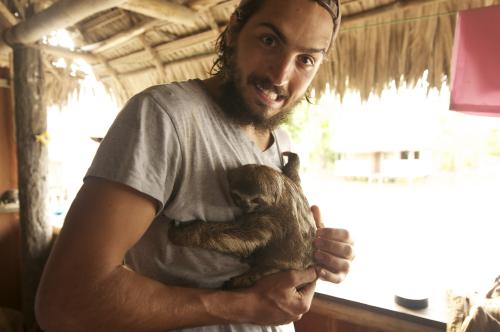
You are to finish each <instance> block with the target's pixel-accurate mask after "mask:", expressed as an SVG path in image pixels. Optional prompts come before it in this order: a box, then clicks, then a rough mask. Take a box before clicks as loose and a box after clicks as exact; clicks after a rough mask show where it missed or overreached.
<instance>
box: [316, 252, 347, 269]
mask: <svg viewBox="0 0 500 332" xmlns="http://www.w3.org/2000/svg"><path fill="white" fill-rule="evenodd" d="M314 260H315V261H316V263H318V264H319V265H321V266H324V267H327V268H328V269H329V270H331V271H335V272H336V273H340V272H342V273H347V272H349V269H350V268H351V261H350V260H348V259H344V258H339V257H335V256H332V255H330V254H329V253H326V252H324V251H321V250H318V251H316V252H315V253H314Z"/></svg>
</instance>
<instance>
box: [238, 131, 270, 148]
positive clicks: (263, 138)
mask: <svg viewBox="0 0 500 332" xmlns="http://www.w3.org/2000/svg"><path fill="white" fill-rule="evenodd" d="M241 129H242V130H243V131H244V132H245V134H247V136H248V137H249V138H250V140H251V141H252V142H254V143H255V144H256V145H257V146H258V147H259V149H260V150H261V151H265V150H267V149H268V148H269V147H270V146H271V145H272V144H273V136H272V135H271V131H270V130H269V129H256V128H255V127H254V126H252V125H241Z"/></svg>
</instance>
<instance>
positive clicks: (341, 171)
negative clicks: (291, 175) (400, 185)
mask: <svg viewBox="0 0 500 332" xmlns="http://www.w3.org/2000/svg"><path fill="white" fill-rule="evenodd" d="M436 121H437V120H436V118H435V117H433V116H432V114H430V112H425V111H422V112H415V111H411V112H410V111H405V110H400V111H378V112H375V111H343V112H338V113H336V115H335V117H334V121H333V122H334V123H333V131H334V132H333V136H332V143H331V144H332V149H333V150H334V151H335V152H336V153H337V154H338V155H339V160H337V161H336V162H335V175H337V176H341V177H351V178H354V177H364V178H368V179H369V180H384V179H398V178H406V179H414V178H419V177H425V176H428V175H430V174H431V173H432V172H433V170H434V160H433V146H435V137H436V128H437V123H436Z"/></svg>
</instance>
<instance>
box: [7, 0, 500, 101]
mask: <svg viewBox="0 0 500 332" xmlns="http://www.w3.org/2000/svg"><path fill="white" fill-rule="evenodd" d="M26 1H27V0H24V1H23V0H16V1H13V0H4V1H2V3H3V4H4V6H0V7H4V8H0V24H2V25H3V26H4V27H6V28H7V27H9V26H12V25H15V24H17V23H19V22H22V21H23V19H22V17H23V15H22V13H21V10H20V7H22V3H23V2H26ZM78 2H80V3H84V2H85V1H83V0H82V1H77V0H59V1H58V2H55V4H54V5H52V6H51V4H52V2H50V1H40V13H38V15H40V14H41V13H43V11H44V9H45V12H48V11H50V10H51V8H52V7H55V6H56V5H58V4H59V5H60V7H64V6H62V4H63V3H70V4H71V3H78ZM20 3H21V6H19V4H20ZM100 3H101V4H102V6H103V7H104V6H105V5H107V6H108V8H107V9H104V10H101V11H98V12H95V13H93V14H92V15H90V16H88V17H84V18H82V19H80V20H78V21H77V22H74V24H73V23H72V24H73V25H71V26H69V27H67V29H69V31H70V32H71V33H72V36H73V38H74V40H75V43H76V48H75V49H73V50H64V49H62V48H54V47H49V46H47V45H45V44H43V43H40V42H37V45H38V47H40V48H41V49H42V50H43V53H44V57H45V59H46V61H45V63H46V73H47V74H46V84H47V87H46V91H47V93H48V98H49V102H52V103H60V102H62V101H64V99H65V98H66V97H67V95H68V93H70V92H72V91H75V90H78V84H77V79H78V73H76V74H75V73H73V74H71V75H70V74H69V72H70V71H69V70H68V69H60V68H58V67H57V66H55V65H54V63H55V62H56V60H57V59H58V58H60V57H64V58H66V59H68V60H70V61H72V60H74V59H77V58H83V59H85V60H86V61H87V62H88V63H90V64H91V65H92V68H93V70H94V73H95V74H96V77H97V78H98V79H99V80H101V81H102V82H104V83H105V85H106V86H107V87H108V88H109V89H110V91H111V92H112V93H113V94H114V95H115V97H117V98H118V99H119V100H120V101H124V100H126V99H128V98H129V97H130V96H132V95H133V94H135V93H137V92H139V91H141V90H142V89H144V88H146V87H148V86H150V85H153V84H158V83H163V82H170V81H175V80H186V79H189V78H194V77H199V78H205V77H208V75H209V71H210V68H211V65H212V62H213V59H214V42H215V40H216V38H217V35H218V33H219V32H220V31H221V30H222V29H223V28H224V26H225V25H226V24H227V22H228V18H229V15H230V14H231V12H232V11H233V10H234V8H235V7H236V5H237V3H238V0H170V1H167V0H147V1H145V0H143V1H138V0H106V1H104V0H101V2H100ZM104 3H107V4H104ZM114 4H116V5H117V6H114V7H113V5H114ZM495 4H500V0H406V1H403V0H344V1H343V6H342V12H343V22H342V27H341V31H340V34H339V37H338V40H337V44H336V46H335V48H334V49H333V51H332V52H331V54H330V57H329V61H328V62H326V63H325V64H324V65H323V68H322V70H320V72H319V74H318V76H317V78H316V80H315V81H314V83H313V85H314V88H315V89H316V91H319V92H320V93H321V92H322V91H324V89H325V88H326V87H327V84H328V86H329V87H330V88H332V89H333V90H334V91H336V92H337V93H338V94H340V95H341V96H342V95H343V94H344V93H345V91H346V90H347V89H354V90H357V91H359V92H360V94H361V96H362V97H363V98H367V97H368V95H369V94H370V93H372V92H374V93H380V92H381V91H382V90H383V89H384V87H386V86H387V84H388V83H390V82H391V81H396V84H400V83H403V82H406V83H410V84H412V83H415V82H416V81H417V80H418V79H419V78H421V77H422V74H423V73H424V71H426V70H428V76H427V77H428V81H429V85H430V87H440V86H441V85H442V82H443V81H447V80H448V79H449V70H450V57H451V50H452V43H453V34H454V25H455V20H456V12H457V11H458V10H463V9H467V8H477V7H483V6H489V5H495ZM70 7H71V6H68V8H70ZM71 8H72V7H71ZM90 9H91V8H90ZM5 11H7V12H9V13H10V14H12V13H16V12H17V13H20V14H18V16H17V17H16V16H13V17H14V19H13V18H12V17H9V14H5ZM54 12H55V10H54ZM35 17H36V16H35ZM48 17H50V16H48ZM9 20H10V21H9ZM29 20H33V18H32V19H28V21H29ZM19 30H20V29H19ZM25 30H27V29H25ZM4 35H5V34H4ZM0 61H1V59H0ZM4 61H6V60H5V58H4Z"/></svg>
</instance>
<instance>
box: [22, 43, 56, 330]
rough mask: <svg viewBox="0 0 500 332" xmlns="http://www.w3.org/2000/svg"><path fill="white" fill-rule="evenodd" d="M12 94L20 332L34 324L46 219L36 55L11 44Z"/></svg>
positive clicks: (47, 235) (46, 244)
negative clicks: (12, 67)
mask: <svg viewBox="0 0 500 332" xmlns="http://www.w3.org/2000/svg"><path fill="white" fill-rule="evenodd" d="M13 50H14V53H13V54H14V57H13V60H14V89H15V92H14V93H15V113H16V137H17V158H18V178H19V181H18V183H19V201H20V219H21V259H22V312H23V320H24V324H25V327H26V330H28V331H31V330H32V328H33V326H34V324H35V323H36V321H35V314H34V303H35V295H36V290H37V287H38V283H39V281H40V277H41V274H42V270H43V267H44V265H45V262H46V260H47V257H48V254H49V251H50V244H51V240H52V227H51V225H50V222H49V218H48V211H47V201H48V185H47V175H48V147H47V136H46V135H47V110H46V108H45V104H44V102H43V99H44V98H43V91H44V90H43V87H44V77H43V62H42V56H41V52H40V50H38V49H36V48H30V47H27V46H22V45H16V46H14V48H13Z"/></svg>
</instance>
